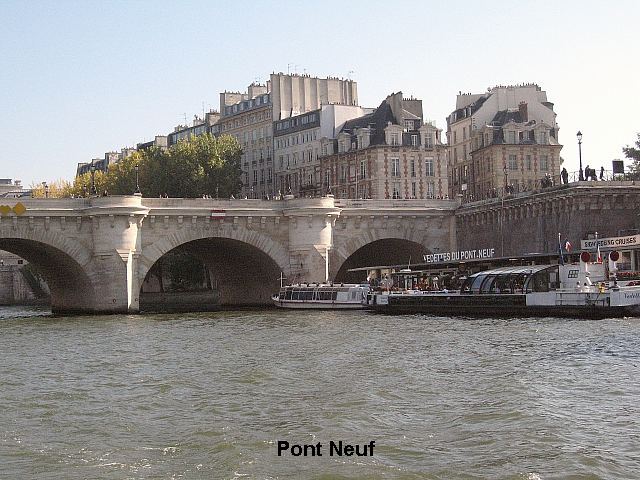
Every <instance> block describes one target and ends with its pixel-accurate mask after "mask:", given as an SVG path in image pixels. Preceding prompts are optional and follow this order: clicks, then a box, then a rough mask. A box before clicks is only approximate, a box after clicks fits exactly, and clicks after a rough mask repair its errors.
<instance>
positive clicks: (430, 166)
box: [424, 157, 433, 177]
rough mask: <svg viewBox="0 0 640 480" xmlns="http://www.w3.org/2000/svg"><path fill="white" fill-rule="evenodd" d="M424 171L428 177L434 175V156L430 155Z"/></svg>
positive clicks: (425, 162)
mask: <svg viewBox="0 0 640 480" xmlns="http://www.w3.org/2000/svg"><path fill="white" fill-rule="evenodd" d="M424 171H425V175H426V176H427V177H433V158H431V157H429V158H427V159H426V160H425V161H424Z"/></svg>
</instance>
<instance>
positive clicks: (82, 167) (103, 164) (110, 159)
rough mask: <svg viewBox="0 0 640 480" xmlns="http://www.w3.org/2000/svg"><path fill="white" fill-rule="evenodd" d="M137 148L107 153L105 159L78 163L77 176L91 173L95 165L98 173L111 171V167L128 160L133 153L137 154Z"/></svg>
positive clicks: (126, 148)
mask: <svg viewBox="0 0 640 480" xmlns="http://www.w3.org/2000/svg"><path fill="white" fill-rule="evenodd" d="M135 151H136V149H135V148H129V147H125V148H122V149H121V150H120V151H119V152H106V153H105V154H104V157H103V158H94V159H92V160H91V161H90V162H81V163H78V167H77V169H76V176H80V175H84V174H85V173H90V172H91V165H93V166H94V167H95V169H96V171H98V170H100V171H102V172H106V171H107V170H109V166H111V165H113V164H115V163H118V162H119V161H120V160H122V159H124V158H127V157H128V156H129V155H131V154H132V153H133V152H135Z"/></svg>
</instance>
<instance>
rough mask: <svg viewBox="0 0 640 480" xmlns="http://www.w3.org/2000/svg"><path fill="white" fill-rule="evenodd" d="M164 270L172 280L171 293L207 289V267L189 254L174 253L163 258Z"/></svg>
mask: <svg viewBox="0 0 640 480" xmlns="http://www.w3.org/2000/svg"><path fill="white" fill-rule="evenodd" d="M161 261H162V264H163V270H164V272H165V274H166V275H167V276H168V278H169V280H170V285H169V286H168V288H167V290H169V291H178V292H185V291H194V290H195V291H197V290H203V289H206V287H207V278H206V276H205V267H204V265H203V264H202V262H201V261H200V260H198V259H197V258H195V257H194V256H193V255H190V254H189V253H187V252H182V251H173V252H169V253H168V254H167V255H165V256H164V257H163V258H162V260H161Z"/></svg>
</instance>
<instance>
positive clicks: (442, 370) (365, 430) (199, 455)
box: [0, 308, 640, 480]
mask: <svg viewBox="0 0 640 480" xmlns="http://www.w3.org/2000/svg"><path fill="white" fill-rule="evenodd" d="M0 347H1V351H2V361H3V364H2V370H1V373H0V405H1V406H2V408H1V409H0V476H6V477H7V478H67V479H83V478H101V479H102V478H104V479H120V478H203V479H204V478H225V479H226V478H242V479H245V478H247V479H253V478H256V479H266V478H273V479H282V478H315V479H336V478H345V479H346V478H380V479H387V478H394V479H396V478H397V479H418V478H420V479H423V478H431V479H451V478H460V479H467V478H468V479H479V478H505V479H523V480H525V479H528V480H542V479H544V480H547V479H556V478H637V472H638V471H640V463H639V462H638V460H637V451H638V450H639V449H640V435H639V434H638V433H637V421H638V418H640V415H639V414H640V407H639V406H638V403H637V399H638V398H640V381H639V380H638V379H639V378H640V377H639V375H638V365H639V364H640V362H639V361H638V357H639V356H640V353H639V352H640V321H638V319H622V320H620V319H609V320H602V321H597V322H595V321H575V320H561V319H554V318H539V319H459V318H456V319H454V318H447V317H425V316H420V315H407V316H399V317H386V316H385V317H379V316H375V315H370V314H367V313H363V312H348V313H339V312H332V313H319V312H311V313H300V312H281V311H268V312H219V313H211V314H190V315H153V316H132V315H123V316H106V317H69V318H67V317H52V316H50V315H49V314H48V313H47V312H46V311H43V310H38V309H19V308H11V309H1V310H0ZM278 440H287V441H289V442H290V443H292V444H293V443H299V444H316V443H317V442H322V443H323V444H324V445H328V443H329V441H330V440H334V441H336V442H337V441H339V440H343V441H345V442H348V443H353V444H367V443H368V442H369V441H371V440H375V441H376V450H375V455H374V456H373V457H369V456H368V457H335V456H334V457H330V456H328V454H325V455H324V456H323V457H306V458H304V457H291V456H288V457H278V456H277V453H276V452H277V441H278ZM326 448H328V447H326Z"/></svg>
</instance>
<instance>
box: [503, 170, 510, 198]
mask: <svg viewBox="0 0 640 480" xmlns="http://www.w3.org/2000/svg"><path fill="white" fill-rule="evenodd" d="M502 173H504V192H505V194H506V193H507V185H508V184H509V181H508V178H507V166H506V165H505V166H504V167H503V168H502Z"/></svg>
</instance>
